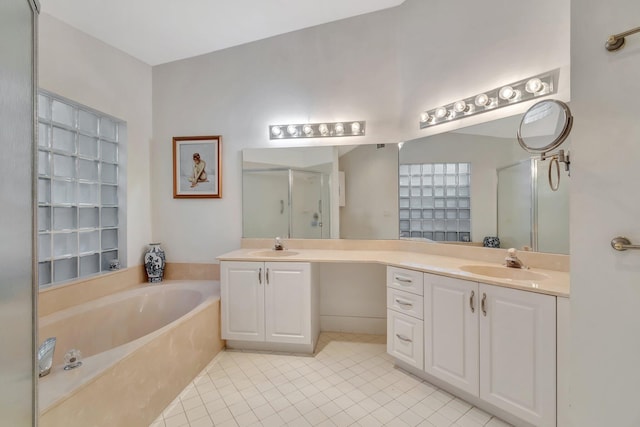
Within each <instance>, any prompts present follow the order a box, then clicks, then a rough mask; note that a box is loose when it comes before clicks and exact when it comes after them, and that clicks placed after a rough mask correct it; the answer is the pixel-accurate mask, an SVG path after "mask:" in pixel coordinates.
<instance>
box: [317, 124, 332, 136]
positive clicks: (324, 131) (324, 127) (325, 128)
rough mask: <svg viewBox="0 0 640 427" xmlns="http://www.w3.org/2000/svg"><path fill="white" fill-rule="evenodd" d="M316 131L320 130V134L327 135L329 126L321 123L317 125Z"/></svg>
mask: <svg viewBox="0 0 640 427" xmlns="http://www.w3.org/2000/svg"><path fill="white" fill-rule="evenodd" d="M318 131H319V132H320V135H322V136H327V135H328V134H329V127H328V126H327V125H326V124H324V123H322V124H321V125H319V126H318Z"/></svg>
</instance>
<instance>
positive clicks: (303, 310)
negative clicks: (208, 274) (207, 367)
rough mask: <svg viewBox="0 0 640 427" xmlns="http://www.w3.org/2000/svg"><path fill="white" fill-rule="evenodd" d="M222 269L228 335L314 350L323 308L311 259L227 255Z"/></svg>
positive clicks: (225, 335) (228, 337)
mask: <svg viewBox="0 0 640 427" xmlns="http://www.w3.org/2000/svg"><path fill="white" fill-rule="evenodd" d="M220 270H221V271H220V279H221V280H220V282H221V283H220V288H221V305H222V310H221V314H222V319H221V327H222V338H223V339H226V340H232V341H241V342H247V341H248V342H254V343H256V344H257V343H282V344H303V345H307V346H310V348H311V351H313V344H314V343H315V340H316V338H317V333H316V332H315V330H316V329H318V325H317V323H318V322H317V321H314V319H315V318H317V317H318V313H317V307H316V305H317V298H315V296H316V295H314V294H315V293H316V290H317V289H316V286H315V283H312V268H311V264H309V263H304V262H241V261H222V262H221V265H220ZM254 347H255V348H256V349H262V348H266V347H262V346H257V345H256V346H254ZM283 349H285V348H283Z"/></svg>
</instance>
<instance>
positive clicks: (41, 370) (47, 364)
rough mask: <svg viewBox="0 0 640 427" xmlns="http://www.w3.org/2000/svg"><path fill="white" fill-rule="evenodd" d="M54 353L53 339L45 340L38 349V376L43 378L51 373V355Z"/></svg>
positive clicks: (54, 341)
mask: <svg viewBox="0 0 640 427" xmlns="http://www.w3.org/2000/svg"><path fill="white" fill-rule="evenodd" d="M55 351H56V339H55V337H52V338H47V339H46V340H44V342H43V343H42V344H41V345H40V347H38V376H40V377H44V376H45V375H48V374H49V372H51V366H52V365H53V353H54V352H55Z"/></svg>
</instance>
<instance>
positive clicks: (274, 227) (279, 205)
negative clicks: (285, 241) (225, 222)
mask: <svg viewBox="0 0 640 427" xmlns="http://www.w3.org/2000/svg"><path fill="white" fill-rule="evenodd" d="M242 180H243V191H242V205H243V209H242V210H243V212H244V215H243V218H242V221H243V224H242V229H243V230H244V236H251V237H253V238H270V239H272V238H274V237H277V236H280V237H289V171H288V170H286V169H282V170H273V171H271V170H262V171H259V170H257V171H251V170H247V171H244V172H243V177H242Z"/></svg>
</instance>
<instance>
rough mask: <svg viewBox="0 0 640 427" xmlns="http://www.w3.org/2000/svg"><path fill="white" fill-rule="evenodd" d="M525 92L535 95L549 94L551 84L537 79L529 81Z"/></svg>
mask: <svg viewBox="0 0 640 427" xmlns="http://www.w3.org/2000/svg"><path fill="white" fill-rule="evenodd" d="M524 90H526V91H527V92H529V93H531V94H534V95H542V94H545V93H547V92H549V83H545V82H543V81H542V80H540V79H539V78H537V77H534V78H532V79H529V81H528V82H527V84H526V85H525V86H524Z"/></svg>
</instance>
